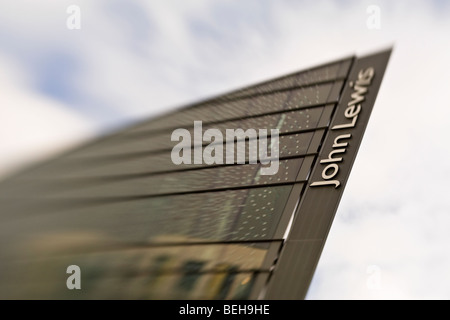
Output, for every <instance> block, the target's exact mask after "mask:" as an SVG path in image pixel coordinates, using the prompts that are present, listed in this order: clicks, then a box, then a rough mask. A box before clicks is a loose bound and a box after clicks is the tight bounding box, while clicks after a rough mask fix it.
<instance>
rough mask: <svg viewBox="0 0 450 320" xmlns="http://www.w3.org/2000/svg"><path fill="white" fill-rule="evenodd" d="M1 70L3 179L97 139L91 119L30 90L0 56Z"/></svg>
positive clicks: (0, 163) (0, 160) (0, 173)
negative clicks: (84, 142)
mask: <svg viewBox="0 0 450 320" xmlns="http://www.w3.org/2000/svg"><path fill="white" fill-rule="evenodd" d="M0 69H1V70H2V72H1V73H0V87H1V88H2V89H1V90H2V93H1V101H2V102H1V104H2V107H1V108H0V119H2V125H1V126H0V145H1V146H2V147H1V150H0V177H4V176H6V175H9V174H12V173H13V172H16V171H18V170H20V169H22V168H24V167H25V166H27V165H30V164H32V163H34V162H36V161H40V160H43V159H46V158H49V157H50V156H52V155H55V154H57V153H58V152H62V151H63V150H66V149H68V148H69V147H71V146H74V145H76V144H77V143H80V142H82V141H84V140H86V139H87V138H89V137H92V136H94V132H95V131H94V126H93V124H92V123H90V122H89V121H88V120H87V119H83V118H82V117H81V116H79V115H77V114H75V113H73V112H71V111H70V109H68V108H67V106H64V105H62V104H61V103H58V102H55V101H53V100H51V99H49V98H48V97H44V96H41V95H38V94H37V93H35V92H33V91H32V90H30V88H29V87H28V86H27V82H28V81H27V79H26V76H24V74H23V73H22V72H23V70H20V69H18V68H17V66H16V65H15V64H14V62H13V61H11V60H9V61H7V59H5V58H4V57H1V56H0ZM21 71H22V72H21Z"/></svg>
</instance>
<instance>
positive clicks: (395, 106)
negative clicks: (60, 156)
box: [0, 0, 450, 299]
mask: <svg viewBox="0 0 450 320" xmlns="http://www.w3.org/2000/svg"><path fill="white" fill-rule="evenodd" d="M70 5H76V6H78V8H79V9H80V16H79V17H80V19H79V22H80V23H79V27H80V28H79V29H71V28H69V27H68V24H67V22H68V19H69V20H70V19H71V18H73V12H72V11H69V12H67V9H68V7H69V6H70ZM371 8H376V9H379V15H378V16H377V17H376V18H377V19H376V21H377V22H378V24H376V27H374V25H373V24H371V23H368V22H373V21H374V20H373V19H374V15H373V14H374V11H372V10H371ZM70 21H72V22H73V20H70ZM69 25H70V24H69ZM72 26H73V24H72ZM449 34H450V2H446V1H438V0H435V1H405V0H404V1H350V0H339V1H323V0H318V1H293V0H291V1H270V0H263V1H252V0H249V1H237V0H232V1H222V0H214V1H206V0H195V1H185V0H184V1H183V0H179V1H172V0H168V1H145V0H139V1H138V0H135V1H130V0H83V1H81V0H79V1H77V0H70V1H66V0H60V1H52V0H41V1H35V0H28V1H26V0H2V1H1V2H0V70H1V72H0V119H1V122H0V123H1V125H0V146H1V148H0V178H1V177H5V176H7V175H8V174H11V173H12V172H15V171H17V170H20V169H21V168H23V167H24V166H26V165H29V164H30V163H33V162H35V161H38V160H42V159H46V158H48V157H51V156H52V155H54V154H56V153H58V152H61V151H62V150H65V149H68V148H71V147H73V146H75V145H77V144H79V143H82V142H83V141H87V140H89V139H91V138H93V137H96V136H99V135H102V134H105V133H107V132H111V131H114V130H117V129H119V128H122V127H125V126H127V125H129V124H131V123H134V122H135V121H142V120H143V119H146V118H149V117H152V116H155V115H158V114H161V113H164V112H169V111H171V110H175V109H176V108H178V107H180V106H183V105H185V104H187V103H192V102H196V101H200V100H203V99H205V98H208V97H212V96H215V95H218V94H221V93H225V92H228V91H231V90H233V89H237V88H240V87H242V86H246V85H250V84H253V83H257V82H260V81H263V80H268V79H271V78H273V77H276V76H281V75H283V74H286V73H292V72H295V71H299V70H302V69H305V68H309V67H311V66H314V65H320V64H322V63H324V62H329V61H334V60H337V59H340V58H343V57H347V56H349V55H354V54H357V55H364V54H366V53H371V52H374V51H376V50H380V49H385V48H388V47H391V46H393V48H394V51H393V53H392V55H391V59H390V62H389V65H388V68H387V70H386V73H385V77H384V79H383V83H382V86H381V88H380V91H379V94H378V97H377V101H376V104H375V106H374V109H373V112H372V116H371V119H370V121H369V125H368V127H367V130H366V133H365V136H364V139H363V142H362V145H361V147H360V151H359V153H358V156H357V159H356V161H355V164H354V167H353V169H352V172H351V175H350V179H349V181H348V183H347V186H346V190H345V192H344V196H343V198H342V200H341V203H340V206H339V209H338V211H337V214H336V218H335V220H334V223H333V225H332V228H331V230H330V234H329V237H328V240H327V243H326V245H325V247H324V251H323V254H322V257H321V259H320V262H319V265H318V267H317V270H316V274H315V276H314V279H313V282H312V284H311V287H310V290H309V292H308V296H307V298H308V299H450V271H449V270H450V232H448V230H450V199H449V197H448V194H449V191H450V188H449V186H448V184H447V181H449V180H450V165H449V159H450V143H449V139H450V108H449V104H450V37H449Z"/></svg>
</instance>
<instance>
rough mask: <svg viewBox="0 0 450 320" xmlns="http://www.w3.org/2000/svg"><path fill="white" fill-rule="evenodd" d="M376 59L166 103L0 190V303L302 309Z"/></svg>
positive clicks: (383, 61) (374, 84)
mask: <svg viewBox="0 0 450 320" xmlns="http://www.w3.org/2000/svg"><path fill="white" fill-rule="evenodd" d="M389 56H390V50H388V51H383V52H380V53H376V54H373V55H369V56H365V57H348V58H345V59H341V60H338V61H335V62H331V63H327V64H325V65H321V66H318V67H315V68H311V69H308V70H305V71H301V72H297V73H293V74H290V75H287V76H284V77H281V78H277V79H274V80H271V81H267V82H263V83H260V84H257V85H253V86H249V87H246V88H244V89H241V90H237V91H233V92H231V93H228V94H224V95H221V96H218V97H215V98H212V99H208V100H207V101H203V102H200V103H196V104H193V105H190V106H187V107H184V108H180V109H179V110H177V111H175V112H171V113H168V114H165V115H163V116H160V117H158V118H154V119H150V120H147V121H143V122H142V123H139V124H136V125H134V126H132V127H129V128H126V129H124V130H121V131H119V132H116V133H114V134H111V135H108V136H105V137H102V138H100V139H98V140H96V141H92V142H91V143H89V144H86V145H84V146H82V147H79V148H77V149H75V150H72V151H70V152H67V153H65V154H63V155H61V156H60V157H58V158H55V159H52V160H50V161H47V162H45V163H42V164H39V165H37V166H34V167H32V168H30V169H28V170H25V171H23V172H21V173H20V174H17V175H15V176H13V177H11V178H9V179H7V180H5V181H3V182H2V183H0V200H1V204H0V207H1V208H0V209H1V210H0V211H1V214H0V239H1V241H0V297H1V298H25V299H27V298H44V299H47V298H48V299H53V298H55V299H60V298H67V299H77V298H83V299H108V298H112V299H303V298H304V297H305V296H306V293H307V290H308V287H309V284H310V282H311V279H312V277H313V274H314V270H315V268H316V265H317V263H318V261H319V258H320V254H321V252H322V249H323V246H324V243H325V240H326V237H327V234H328V231H329V229H330V227H331V224H332V221H333V218H334V215H335V212H336V210H337V207H338V204H339V200H340V198H341V196H342V193H343V190H344V188H345V184H346V181H347V179H348V177H349V174H350V170H351V167H352V164H353V161H354V160H355V157H356V153H357V150H358V147H359V145H360V143H361V140H362V136H363V133H364V130H365V128H366V125H367V123H368V120H369V117H370V113H371V110H372V107H373V105H374V102H375V98H376V95H377V92H378V90H379V87H380V84H381V80H382V78H383V74H384V71H385V68H386V65H387V62H388V59H389ZM176 130H179V131H176ZM229 130H234V133H237V132H238V131H236V130H241V131H239V133H240V134H235V135H229V134H228V133H229V132H230V131H229ZM264 130H265V131H264ZM274 130H275V131H274ZM265 132H267V133H269V132H270V133H271V134H267V135H264V134H263V133H265ZM262 151H267V152H266V154H265V157H262V153H261V152H262ZM258 156H259V158H258ZM211 160H213V161H211ZM263 160H264V161H263ZM271 169H273V170H271ZM361 187H364V186H361ZM71 266H75V269H74V267H71ZM77 268H78V269H77ZM73 270H75V271H73ZM77 270H78V271H77ZM77 276H79V277H78V278H77ZM77 285H79V286H80V289H78V288H76V286H77Z"/></svg>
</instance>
